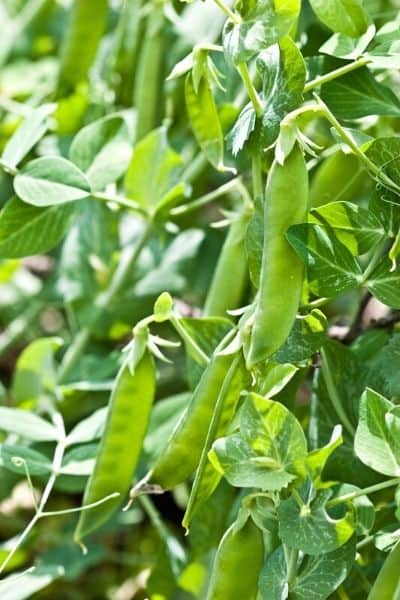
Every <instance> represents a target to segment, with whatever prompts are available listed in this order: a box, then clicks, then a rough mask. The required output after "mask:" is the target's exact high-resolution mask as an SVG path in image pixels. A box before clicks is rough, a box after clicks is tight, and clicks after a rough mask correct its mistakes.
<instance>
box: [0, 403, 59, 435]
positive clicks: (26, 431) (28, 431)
mask: <svg viewBox="0 0 400 600" xmlns="http://www.w3.org/2000/svg"><path fill="white" fill-rule="evenodd" d="M0 431H6V432H7V433H13V434H15V435H20V436H22V437H23V438H26V439H27V440H32V441H34V442H54V441H56V440H58V439H59V432H58V431H57V429H56V428H55V427H54V425H52V424H51V423H49V421H45V420H44V419H42V418H41V417H38V416H37V415H35V414H33V413H30V412H28V411H26V410H20V409H19V408H6V407H5V406H0Z"/></svg>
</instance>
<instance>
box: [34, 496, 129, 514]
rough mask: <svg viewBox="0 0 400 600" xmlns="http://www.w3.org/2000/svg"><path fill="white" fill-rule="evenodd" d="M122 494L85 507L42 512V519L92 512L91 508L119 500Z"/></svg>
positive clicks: (107, 497) (106, 497)
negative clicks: (114, 499)
mask: <svg viewBox="0 0 400 600" xmlns="http://www.w3.org/2000/svg"><path fill="white" fill-rule="evenodd" d="M120 495H121V494H120V493H119V492H114V493H113V494H109V495H108V496H105V497H104V498H102V499H101V500H97V502H92V503H91V504H84V505H83V506H79V507H77V508H66V509H65V510H49V511H46V512H42V514H41V517H60V516H62V515H69V514H71V513H78V512H82V511H84V510H90V509H91V508H96V507H97V506H101V505H102V504H104V502H108V501H109V500H112V499H113V498H118V497H119V496H120Z"/></svg>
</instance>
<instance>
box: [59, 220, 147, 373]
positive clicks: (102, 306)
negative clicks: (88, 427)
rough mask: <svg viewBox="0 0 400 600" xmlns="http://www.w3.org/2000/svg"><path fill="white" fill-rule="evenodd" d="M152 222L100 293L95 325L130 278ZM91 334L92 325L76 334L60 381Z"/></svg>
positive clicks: (94, 320)
mask: <svg viewBox="0 0 400 600" xmlns="http://www.w3.org/2000/svg"><path fill="white" fill-rule="evenodd" d="M152 226H153V225H152V223H151V221H150V222H148V223H147V225H146V227H145V228H144V230H143V232H142V234H141V236H140V237H139V238H138V240H137V241H136V244H135V245H134V246H133V247H132V248H130V250H129V255H128V256H127V257H125V259H124V260H121V262H120V263H119V265H118V267H117V269H116V271H115V273H114V275H113V278H112V279H111V283H110V286H109V288H108V289H107V290H106V291H105V292H103V293H102V294H100V295H99V296H98V298H97V300H96V302H95V305H96V308H97V309H98V310H97V311H96V315H95V317H94V319H93V321H92V323H91V326H93V325H94V324H95V323H96V322H97V321H98V320H99V319H100V318H101V316H102V315H103V314H104V311H105V310H106V309H107V308H108V307H109V306H110V304H111V303H112V301H113V300H114V299H115V297H116V296H117V295H118V294H119V292H120V291H121V289H122V288H123V287H124V285H125V283H126V280H127V279H128V278H129V276H130V274H131V272H132V269H133V268H134V266H135V264H136V262H137V260H138V258H139V256H140V253H141V251H142V249H143V247H144V245H145V244H146V242H147V240H148V238H149V236H150V233H151V231H152ZM90 334H91V327H90V326H87V327H84V328H83V329H81V331H80V332H79V333H78V334H77V335H76V337H75V339H74V340H73V342H72V344H71V345H70V347H69V348H68V350H67V352H66V353H65V355H64V358H63V361H62V363H61V365H60V369H59V371H58V375H57V381H58V383H63V381H64V380H65V378H66V377H67V375H68V373H69V372H70V370H71V368H72V367H73V366H74V364H75V363H76V361H77V360H78V358H79V357H80V355H81V354H82V352H83V350H84V349H85V347H86V345H87V343H88V341H89V339H90Z"/></svg>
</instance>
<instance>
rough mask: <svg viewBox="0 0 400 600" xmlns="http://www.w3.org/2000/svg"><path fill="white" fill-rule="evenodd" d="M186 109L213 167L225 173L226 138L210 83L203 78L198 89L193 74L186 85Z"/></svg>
mask: <svg viewBox="0 0 400 600" xmlns="http://www.w3.org/2000/svg"><path fill="white" fill-rule="evenodd" d="M185 98H186V107H187V112H188V116H189V120H190V124H191V126H192V130H193V133H194V136H195V138H196V140H197V143H198V144H199V146H200V148H201V149H202V150H203V152H204V154H205V156H206V158H207V160H208V161H209V162H210V163H211V164H212V166H213V167H214V168H215V169H217V170H219V171H224V170H225V169H224V137H223V133H222V127H221V123H220V120H219V115H218V110H217V106H216V104H215V100H214V96H213V93H212V89H211V85H210V82H209V81H208V78H207V77H205V76H204V77H202V78H201V80H200V81H199V83H198V88H197V89H196V88H195V86H194V83H193V77H192V74H191V73H189V74H188V75H187V77H186V83H185Z"/></svg>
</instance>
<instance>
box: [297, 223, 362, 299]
mask: <svg viewBox="0 0 400 600" xmlns="http://www.w3.org/2000/svg"><path fill="white" fill-rule="evenodd" d="M287 238H288V240H289V242H290V243H291V245H292V246H293V248H294V249H295V250H296V252H297V254H298V255H299V256H300V258H301V259H302V260H303V262H304V263H305V265H306V267H307V277H308V281H309V283H310V286H311V289H312V291H313V292H315V293H316V294H318V295H320V296H328V297H330V296H335V295H337V294H340V293H343V292H345V291H348V290H351V289H353V288H355V287H357V286H358V285H359V284H360V283H361V281H362V275H361V268H360V265H359V264H358V262H357V261H356V259H355V258H354V257H353V256H352V255H351V253H350V251H349V250H348V249H347V248H346V246H344V245H343V244H342V243H341V242H340V241H339V240H338V239H337V238H336V236H334V235H333V234H330V235H328V232H327V231H326V229H324V228H323V227H321V226H320V225H313V224H311V223H310V224H302V225H293V226H292V227H290V229H289V230H288V233H287Z"/></svg>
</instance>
